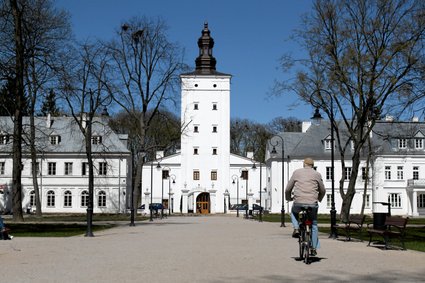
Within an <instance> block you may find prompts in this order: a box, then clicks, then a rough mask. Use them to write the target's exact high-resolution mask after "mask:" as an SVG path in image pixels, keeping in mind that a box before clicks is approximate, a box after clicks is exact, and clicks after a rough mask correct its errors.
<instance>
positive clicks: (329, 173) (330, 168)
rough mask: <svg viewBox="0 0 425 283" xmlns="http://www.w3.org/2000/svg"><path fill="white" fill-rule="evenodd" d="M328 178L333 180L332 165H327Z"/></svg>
mask: <svg viewBox="0 0 425 283" xmlns="http://www.w3.org/2000/svg"><path fill="white" fill-rule="evenodd" d="M326 180H327V181H331V180H332V167H326Z"/></svg>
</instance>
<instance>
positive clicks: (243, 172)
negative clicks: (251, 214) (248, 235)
mask: <svg viewBox="0 0 425 283" xmlns="http://www.w3.org/2000/svg"><path fill="white" fill-rule="evenodd" d="M239 172H240V173H241V178H242V179H245V180H246V185H245V198H246V207H245V217H246V218H247V219H248V204H249V202H248V169H247V168H240V169H239Z"/></svg>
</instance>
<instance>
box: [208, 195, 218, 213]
mask: <svg viewBox="0 0 425 283" xmlns="http://www.w3.org/2000/svg"><path fill="white" fill-rule="evenodd" d="M208 192H209V193H210V213H211V214H215V213H216V209H215V204H216V202H217V194H216V193H217V190H209V191H208Z"/></svg>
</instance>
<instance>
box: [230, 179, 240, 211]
mask: <svg viewBox="0 0 425 283" xmlns="http://www.w3.org/2000/svg"><path fill="white" fill-rule="evenodd" d="M232 180H233V182H232V184H235V180H236V181H237V188H236V217H239V207H238V205H239V176H237V175H233V176H232Z"/></svg>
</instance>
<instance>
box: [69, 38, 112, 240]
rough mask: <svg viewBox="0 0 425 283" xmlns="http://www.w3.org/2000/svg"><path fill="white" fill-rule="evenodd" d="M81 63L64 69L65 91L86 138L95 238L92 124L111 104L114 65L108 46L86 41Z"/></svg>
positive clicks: (89, 209)
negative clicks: (109, 59)
mask: <svg viewBox="0 0 425 283" xmlns="http://www.w3.org/2000/svg"><path fill="white" fill-rule="evenodd" d="M79 50H80V51H79V57H78V58H76V62H77V64H76V65H75V66H73V67H71V66H66V68H63V70H64V73H63V77H62V82H63V84H64V85H63V86H62V94H63V98H64V99H65V100H66V102H67V105H68V108H69V111H70V112H71V115H72V116H73V117H74V120H75V123H76V124H77V125H78V128H79V129H80V131H81V133H82V134H83V137H84V145H85V148H84V150H85V153H86V156H87V163H88V171H89V174H88V177H89V179H88V189H89V203H88V206H87V231H86V236H87V237H92V236H93V232H92V221H93V206H94V204H93V197H94V165H93V152H92V126H93V123H94V122H95V119H94V118H95V116H96V114H97V113H98V112H100V111H101V110H103V108H104V107H105V106H106V105H109V104H110V103H111V97H110V93H109V90H108V85H107V84H108V83H109V81H110V77H109V75H110V66H109V64H108V60H107V55H106V52H105V49H104V48H103V47H102V46H101V45H99V44H88V43H86V44H83V45H81V46H80V48H79Z"/></svg>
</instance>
